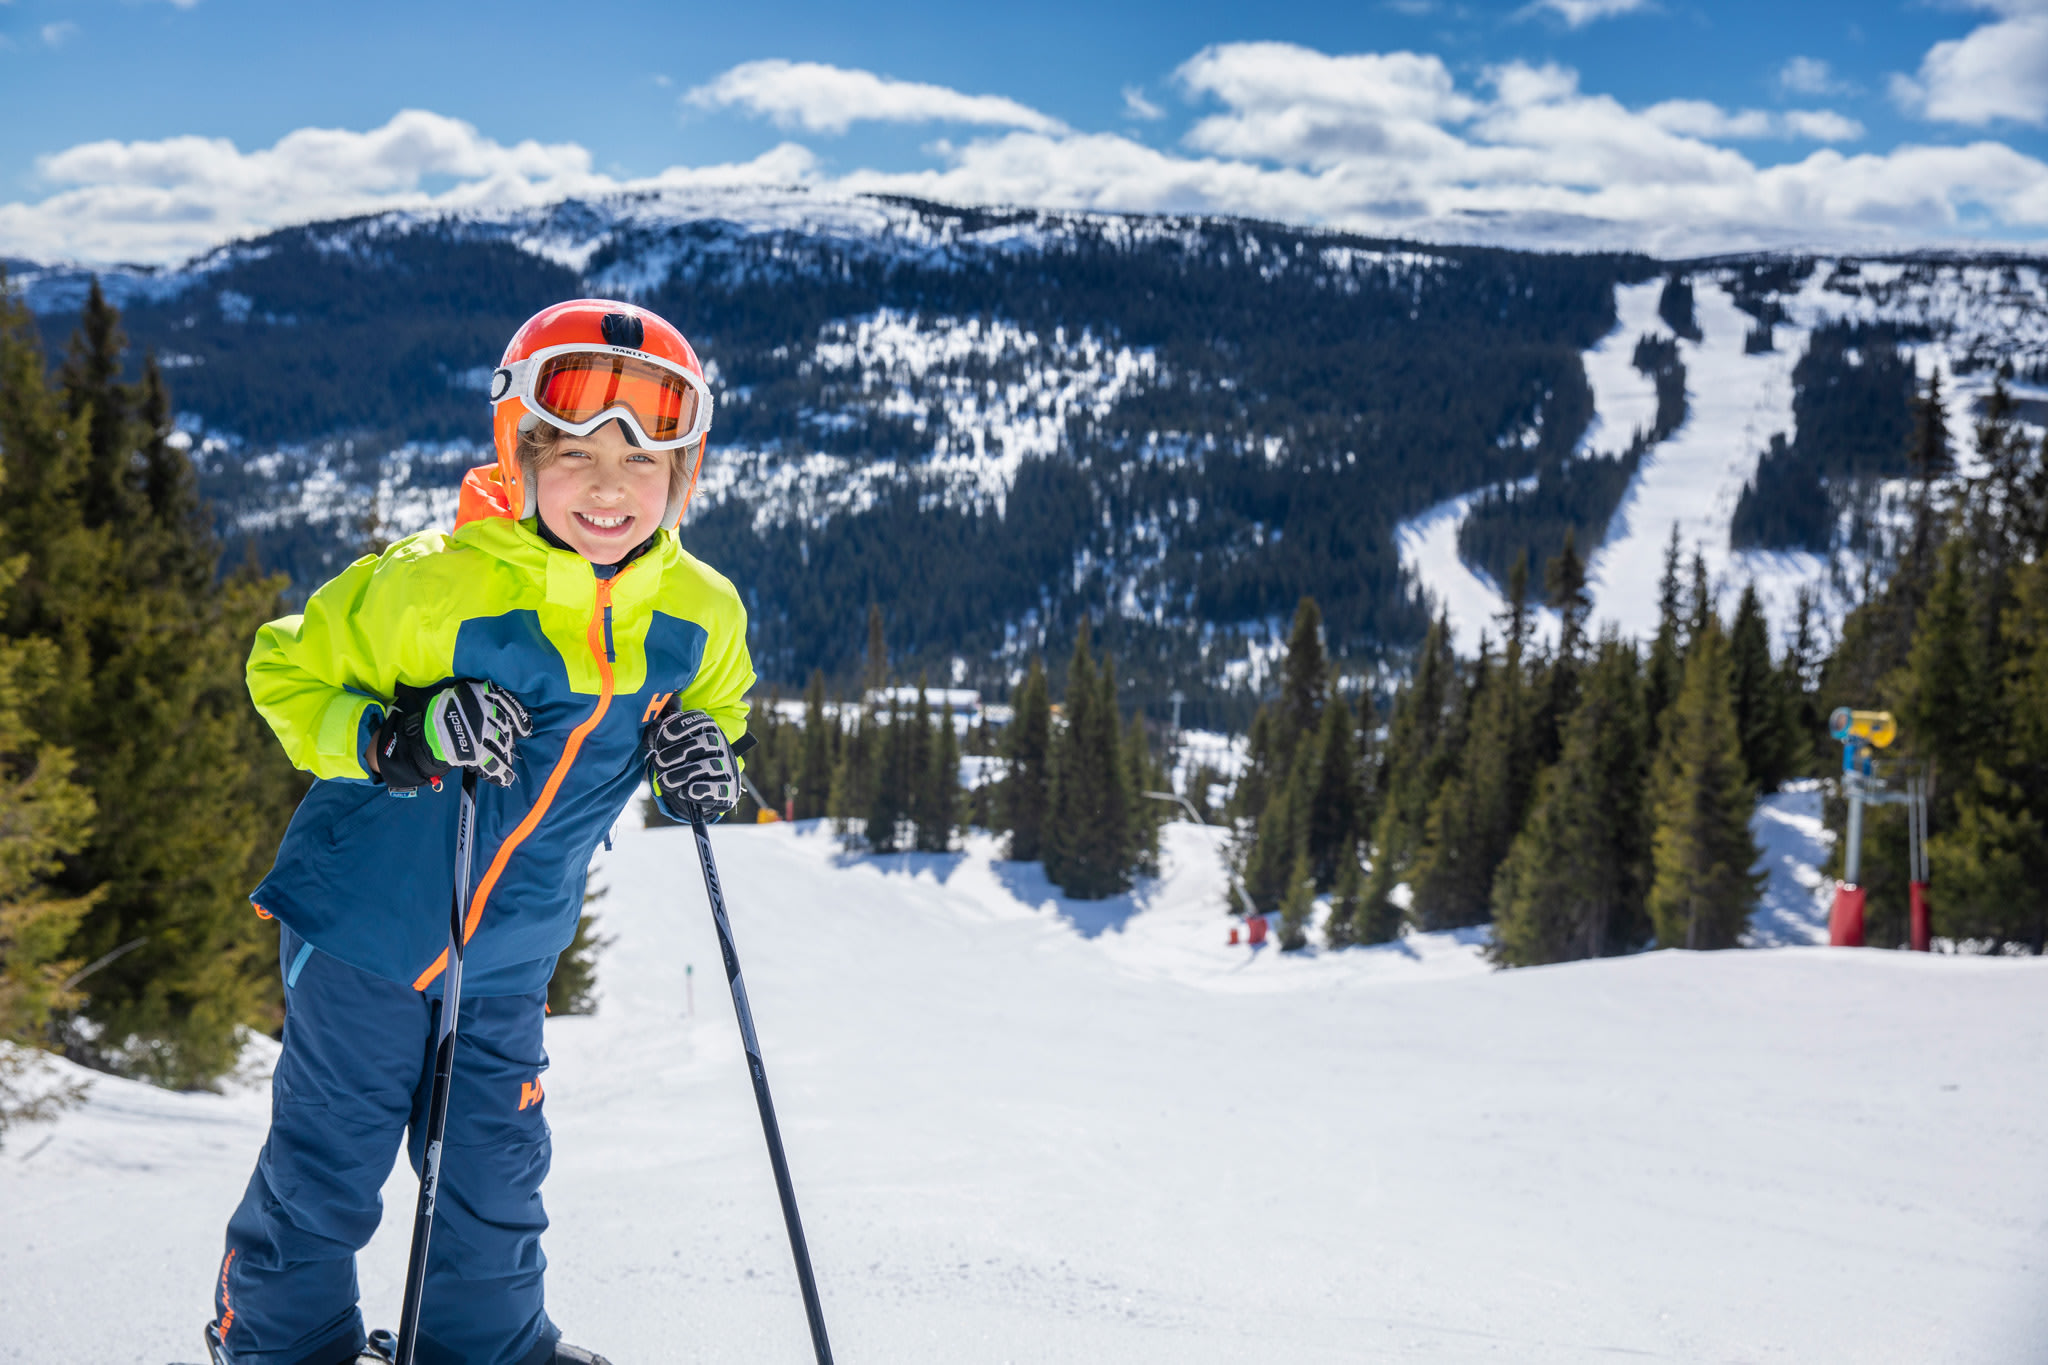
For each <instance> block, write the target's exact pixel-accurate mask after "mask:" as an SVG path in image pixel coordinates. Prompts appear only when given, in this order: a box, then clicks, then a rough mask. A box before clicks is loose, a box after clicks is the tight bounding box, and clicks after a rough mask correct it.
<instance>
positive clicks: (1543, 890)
mask: <svg viewBox="0 0 2048 1365" xmlns="http://www.w3.org/2000/svg"><path fill="white" fill-rule="evenodd" d="M1639 672H1640V665H1639V664H1638V663H1637V660H1636V653H1635V649H1634V647H1633V646H1632V645H1627V644H1624V643H1622V641H1621V640H1620V639H1619V638H1618V637H1617V636H1615V635H1613V634H1610V635H1608V636H1607V637H1606V638H1605V639H1603V640H1602V641H1601V642H1600V647H1599V653H1598V656H1597V658H1596V659H1595V660H1594V662H1593V664H1592V667H1591V668H1590V669H1589V670H1588V673H1587V676H1586V688H1585V695H1584V698H1583V700H1581V702H1580V703H1579V705H1578V707H1577V709H1576V710H1574V711H1573V712H1572V714H1571V716H1570V717H1569V718H1568V719H1567V721H1566V724H1565V739H1564V749H1563V753H1562V755H1561V756H1560V758H1559V760H1558V762H1557V763H1556V764H1555V765H1554V766H1552V767H1550V768H1547V769H1545V770H1544V772H1543V774H1542V776H1541V777H1540V778H1539V780H1538V783H1537V791H1536V796H1535V800H1534V803H1533V806H1532V808H1531V810H1530V813H1529V818H1528V821H1527V822H1526V824H1525V825H1524V826H1523V828H1522V830H1521V832H1520V833H1519V834H1518V835H1516V837H1515V841H1514V844H1513V847H1512V849H1511V851H1510V852H1509V854H1508V857H1507V860H1506V862H1504V863H1503V864H1502V865H1501V870H1500V873H1499V876H1498V877H1497V878H1496V879H1495V881H1494V887H1493V896H1494V942H1493V948H1492V954H1493V957H1494V959H1495V960H1496V961H1499V962H1503V963H1507V964H1509V965H1511V966H1520V967H1526V966H1534V965H1536V964H1539V963H1545V962H1565V961H1570V960H1573V959H1576V958H1585V957H1598V956H1603V955H1606V954H1610V953H1617V952H1624V951H1627V950H1628V949H1630V948H1633V947H1635V946H1636V945H1637V944H1638V943H1639V942H1640V941H1641V939H1642V937H1643V935H1644V933H1645V932H1646V930H1647V924H1646V923H1645V921H1644V911H1643V892H1644V885H1645V881H1646V873H1647V870H1648V869H1647V866H1646V857H1645V853H1646V846H1645V835H1646V833H1647V831H1646V829H1645V825H1644V821H1643V814H1642V811H1643V790H1644V779H1645V776H1646V771H1645V765H1644V762H1643V731H1644V720H1643V708H1642V684H1641V681H1640V678H1639Z"/></svg>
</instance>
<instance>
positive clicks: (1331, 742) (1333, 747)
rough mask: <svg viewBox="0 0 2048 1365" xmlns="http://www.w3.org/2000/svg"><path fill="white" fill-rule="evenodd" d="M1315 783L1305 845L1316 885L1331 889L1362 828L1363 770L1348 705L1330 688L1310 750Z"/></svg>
mask: <svg viewBox="0 0 2048 1365" xmlns="http://www.w3.org/2000/svg"><path fill="white" fill-rule="evenodd" d="M1312 762H1313V768H1312V771H1313V773H1314V786H1313V788H1312V789H1311V791H1310V794H1309V804H1308V819H1307V826H1306V843H1305V849H1306V852H1307V855H1308V861H1309V870H1310V872H1311V873H1312V874H1313V875H1314V877H1315V881H1316V886H1317V887H1318V888H1319V889H1321V890H1325V891H1327V890H1329V889H1330V888H1332V887H1334V886H1335V885H1336V884H1337V875H1338V873H1339V872H1340V871H1341V870H1342V868H1343V866H1344V864H1345V863H1346V862H1347V861H1356V859H1355V858H1353V856H1352V850H1353V848H1355V847H1356V845H1357V842H1358V838H1359V835H1360V833H1361V831H1362V828H1363V820H1364V814H1365V810H1364V807H1365V792H1364V773H1363V772H1362V771H1361V770H1360V765H1359V747H1358V735H1357V732H1356V727H1355V726H1354V724H1353V722H1352V718H1351V708H1350V707H1349V706H1346V705H1345V704H1344V698H1343V697H1341V696H1339V695H1337V693H1336V690H1335V689H1334V688H1333V689H1332V690H1331V694H1330V699H1329V701H1327V702H1325V703H1324V704H1323V723H1322V727H1321V729H1320V730H1319V731H1318V732H1317V735H1316V739H1315V746H1314V749H1313V750H1312Z"/></svg>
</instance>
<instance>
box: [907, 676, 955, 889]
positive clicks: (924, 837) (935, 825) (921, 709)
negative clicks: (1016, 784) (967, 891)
mask: <svg viewBox="0 0 2048 1365" xmlns="http://www.w3.org/2000/svg"><path fill="white" fill-rule="evenodd" d="M928 693H929V689H928V688H927V686H926V679H925V678H924V677H923V676H920V677H919V678H918V680H917V707H916V709H915V710H913V711H912V712H911V716H910V743H909V749H908V752H906V753H905V754H904V759H903V762H904V776H905V779H906V785H905V790H904V798H905V799H904V808H905V810H906V812H907V813H908V814H909V816H910V821H911V824H912V825H913V827H914V829H913V832H912V835H911V839H912V846H913V847H914V848H916V849H917V850H918V851H919V852H920V853H936V852H943V851H944V850H945V848H946V845H947V844H948V843H949V842H950V841H951V839H952V834H953V813H952V810H951V809H950V808H949V807H947V806H946V805H945V804H944V798H943V797H942V796H941V794H940V792H939V789H938V786H937V784H936V783H934V781H933V780H932V779H933V778H934V776H936V773H937V769H936V767H935V766H934V763H933V753H934V751H935V750H936V749H937V748H938V747H939V737H938V732H937V731H936V730H935V729H934V728H933V726H932V707H931V699H930V696H929V695H928ZM953 766H954V769H955V771H957V770H958V768H959V764H958V763H957V762H955V764H954V765H953ZM952 790H953V789H952V788H950V787H949V788H948V792H949V793H950V792H951V791H952ZM934 845H936V847H934Z"/></svg>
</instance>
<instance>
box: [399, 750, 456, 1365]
mask: <svg viewBox="0 0 2048 1365" xmlns="http://www.w3.org/2000/svg"><path fill="white" fill-rule="evenodd" d="M475 843H476V769H474V768H464V769H463V770H462V806H461V808H460V811H459V813H458V814H457V816H456V823H455V897H454V903H453V908H451V909H450V910H449V912H448V967H447V970H446V971H445V972H444V973H443V975H442V977H441V1000H440V1003H439V1004H437V1005H435V1006H434V1091H433V1096H432V1098H431V1099H429V1100H428V1102H427V1150H426V1154H425V1155H424V1156H423V1157H422V1159H421V1161H420V1202H419V1207H418V1208H417V1209H415V1210H414V1211H413V1215H412V1255H411V1257H410V1258H409V1259H408V1260H407V1261H406V1264H405V1307H404V1311H403V1312H402V1313H401V1314H400V1316H399V1319H398V1350H397V1353H396V1355H395V1356H394V1359H395V1360H396V1362H397V1365H412V1353H413V1348H414V1347H415V1346H417V1345H418V1344H419V1335H420V1300H421V1297H422V1296H423V1295H424V1294H425V1292H426V1287H427V1239H428V1237H429V1236H430V1235H431V1234H432V1233H433V1231H434V1198H435V1196H436V1195H438V1194H439V1193H440V1190H441V1142H442V1139H443V1137H444V1136H446V1134H447V1132H448V1090H449V1087H450V1086H451V1085H453V1084H454V1081H455V1029H456V1025H457V1023H458V1022H459V1020H460V1019H461V1016H462V921H463V920H464V919H466V918H468V916H469V873H470V863H471V861H472V859H471V856H470V855H471V851H472V849H473V848H474V846H475Z"/></svg>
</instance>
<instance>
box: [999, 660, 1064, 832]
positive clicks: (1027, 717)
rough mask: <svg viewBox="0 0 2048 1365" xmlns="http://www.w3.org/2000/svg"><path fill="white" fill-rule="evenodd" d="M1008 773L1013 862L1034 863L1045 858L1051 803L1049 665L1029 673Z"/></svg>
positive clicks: (1038, 663)
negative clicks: (1046, 830)
mask: <svg viewBox="0 0 2048 1365" xmlns="http://www.w3.org/2000/svg"><path fill="white" fill-rule="evenodd" d="M1008 745H1009V758H1010V771H1009V774H1008V776H1006V777H1005V778H1004V779H1003V820H1004V823H1005V824H1006V825H1008V826H1009V830H1010V849H1009V856H1010V857H1012V858H1014V859H1016V860H1018V861H1019V862H1035V861H1037V860H1038V859H1039V858H1040V857H1041V856H1042V855H1043V852H1044V835H1045V821H1046V808H1047V803H1048V801H1049V800H1050V798H1051V789H1052V772H1051V766H1052V704H1051V697H1050V695H1049V692H1048V689H1047V687H1046V681H1045V664H1044V662H1043V661H1042V660H1040V659H1038V658H1037V657H1035V656H1034V657H1033V658H1032V660H1031V671H1030V673H1028V674H1027V675H1026V676H1025V679H1024V686H1023V688H1022V689H1021V690H1020V691H1019V692H1018V693H1017V704H1016V714H1015V715H1014V717H1013V718H1012V719H1011V722H1010V733H1009V737H1008Z"/></svg>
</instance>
